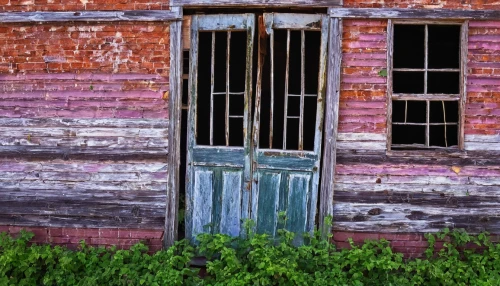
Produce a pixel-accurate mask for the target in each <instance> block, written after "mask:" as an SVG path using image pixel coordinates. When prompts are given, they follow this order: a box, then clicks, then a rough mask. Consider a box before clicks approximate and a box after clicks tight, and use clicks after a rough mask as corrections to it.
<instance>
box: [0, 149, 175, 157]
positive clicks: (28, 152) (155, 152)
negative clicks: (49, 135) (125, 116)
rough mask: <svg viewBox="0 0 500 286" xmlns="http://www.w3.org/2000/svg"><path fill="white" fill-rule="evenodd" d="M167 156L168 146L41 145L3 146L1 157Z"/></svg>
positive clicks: (0, 150) (0, 151)
mask: <svg viewBox="0 0 500 286" xmlns="http://www.w3.org/2000/svg"><path fill="white" fill-rule="evenodd" d="M162 157H163V158H167V150H166V148H148V149H146V150H145V149H133V150H132V149H130V148H116V149H112V148H99V147H95V148H88V147H61V146H50V147H39V146H2V148H0V158H16V159H20V160H21V159H45V160H56V159H62V160H110V161H126V160H158V158H162Z"/></svg>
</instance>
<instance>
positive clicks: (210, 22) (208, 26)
mask: <svg viewBox="0 0 500 286" xmlns="http://www.w3.org/2000/svg"><path fill="white" fill-rule="evenodd" d="M253 18H254V15H253V14H234V15H232V14H215V15H203V17H198V30H199V31H246V30H247V29H249V28H250V27H252V26H253V25H254V23H253V21H251V19H253Z"/></svg>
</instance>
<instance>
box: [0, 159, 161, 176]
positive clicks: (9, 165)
mask: <svg viewBox="0 0 500 286" xmlns="http://www.w3.org/2000/svg"><path fill="white" fill-rule="evenodd" d="M167 170H168V165H167V163H166V162H161V160H159V161H158V162H154V161H153V162H145V161H132V160H128V161H127V162H123V163H122V162H120V163H114V162H93V161H85V160H72V161H62V160H53V161H24V160H22V161H18V160H12V159H0V172H7V171H8V172H24V173H25V172H40V171H45V172H50V171H52V172H86V173H97V172H99V173H110V172H111V173H116V172H167Z"/></svg>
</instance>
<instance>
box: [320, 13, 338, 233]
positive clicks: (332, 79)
mask: <svg viewBox="0 0 500 286" xmlns="http://www.w3.org/2000/svg"><path fill="white" fill-rule="evenodd" d="M328 46H329V47H330V48H329V49H328V66H327V79H328V80H327V86H326V106H325V127H324V129H325V132H324V136H325V138H324V147H323V148H324V149H323V150H324V151H323V171H322V174H321V193H320V200H319V220H320V221H319V225H320V230H322V231H323V232H324V233H329V230H326V229H324V228H325V225H324V220H325V218H326V217H327V216H332V215H333V186H334V177H335V164H336V151H337V150H336V147H337V146H336V144H337V127H338V113H339V97H340V71H341V61H342V19H339V18H332V19H330V34H329V41H328Z"/></svg>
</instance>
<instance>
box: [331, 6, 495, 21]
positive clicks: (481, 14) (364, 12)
mask: <svg viewBox="0 0 500 286" xmlns="http://www.w3.org/2000/svg"><path fill="white" fill-rule="evenodd" d="M329 14H330V16H331V17H338V18H360V19H429V20H469V19H470V20H495V19H500V11H498V10H455V9H406V8H405V9H401V8H331V9H329Z"/></svg>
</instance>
